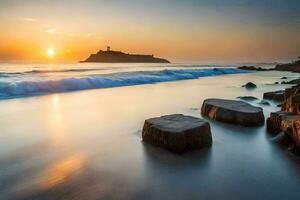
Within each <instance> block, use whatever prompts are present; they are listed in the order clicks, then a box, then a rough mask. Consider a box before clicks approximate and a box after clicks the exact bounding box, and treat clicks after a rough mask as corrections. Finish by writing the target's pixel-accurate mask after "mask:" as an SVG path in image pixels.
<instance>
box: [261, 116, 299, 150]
mask: <svg viewBox="0 0 300 200" xmlns="http://www.w3.org/2000/svg"><path fill="white" fill-rule="evenodd" d="M267 130H268V131H269V132H271V133H276V134H277V133H280V132H283V133H284V135H285V136H286V137H287V138H288V139H289V140H291V141H292V142H293V151H294V153H299V152H300V115H296V114H293V113H290V112H284V111H279V112H274V113H271V116H270V117H269V118H268V119H267Z"/></svg>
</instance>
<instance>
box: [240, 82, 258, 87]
mask: <svg viewBox="0 0 300 200" xmlns="http://www.w3.org/2000/svg"><path fill="white" fill-rule="evenodd" d="M242 87H245V88H247V89H254V88H256V87H257V86H256V85H255V84H254V83H252V82H248V83H247V84H245V85H243V86H242Z"/></svg>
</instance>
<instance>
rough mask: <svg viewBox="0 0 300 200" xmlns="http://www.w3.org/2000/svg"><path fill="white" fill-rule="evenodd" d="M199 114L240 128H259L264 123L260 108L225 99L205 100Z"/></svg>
mask: <svg viewBox="0 0 300 200" xmlns="http://www.w3.org/2000/svg"><path fill="white" fill-rule="evenodd" d="M201 114H202V115H204V116H206V117H208V118H210V119H213V120H216V121H220V122H225V123H231V124H238V125H241V126H260V125H262V124H264V121H265V118H264V114H263V110H262V108H260V107H255V106H252V105H250V104H248V103H246V102H243V101H235V100H226V99H206V100H205V101H204V102H203V105H202V108H201Z"/></svg>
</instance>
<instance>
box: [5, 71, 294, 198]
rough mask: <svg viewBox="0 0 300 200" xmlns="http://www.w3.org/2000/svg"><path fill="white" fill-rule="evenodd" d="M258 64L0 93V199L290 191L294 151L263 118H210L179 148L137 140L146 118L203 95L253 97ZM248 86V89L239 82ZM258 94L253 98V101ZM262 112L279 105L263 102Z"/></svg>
mask: <svg viewBox="0 0 300 200" xmlns="http://www.w3.org/2000/svg"><path fill="white" fill-rule="evenodd" d="M282 76H287V77H288V78H289V79H292V78H295V77H297V76H298V75H297V74H293V73H286V72H257V73H249V74H234V75H223V76H215V77H202V78H200V79H194V80H183V81H176V82H165V83H158V84H147V85H138V86H128V87H117V88H107V89H95V90H84V91H79V92H72V93H57V94H51V95H44V96H35V97H27V98H17V99H7V100H2V101H0V127H1V128H0V129H1V131H0V194H1V195H0V199H1V200H2V199H3V200H7V199H8V200H9V199H39V200H43V199H47V200H48V199H49V200H50V199H51V200H52V199H64V200H65V199H85V200H94V199H172V200H173V199H238V200H240V199H249V200H250V199H251V200H252V199H270V200H271V199H272V200H273V199H280V200H281V199H299V198H300V192H299V187H300V159H299V158H298V157H295V156H294V155H292V154H290V153H289V152H288V151H287V150H286V149H285V148H283V147H281V146H280V145H278V144H276V143H275V142H273V141H272V136H271V135H268V134H267V133H266V130H265V126H262V127H258V128H243V127H239V126H235V125H228V124H222V123H217V122H213V121H210V124H211V128H212V135H213V146H212V148H209V149H202V150H200V151H195V152H192V153H187V154H183V155H176V154H172V153H170V152H168V151H165V150H163V149H160V148H156V147H152V146H150V145H147V144H144V143H143V142H142V141H141V128H142V126H143V122H144V120H145V119H147V118H150V117H155V116H160V115H165V114H174V113H183V114H188V115H192V116H196V117H201V116H200V107H201V104H202V102H203V100H204V99H206V98H211V97H216V98H227V99H235V98H236V97H238V96H246V95H247V96H249V95H252V96H255V97H258V98H260V99H261V98H262V94H263V92H265V91H272V90H276V89H282V88H285V87H287V85H275V84H273V83H274V82H275V81H279V80H280V78H281V77H282ZM248 81H252V82H254V83H256V84H257V86H258V88H257V89H255V90H246V89H245V88H242V87H241V85H243V84H245V83H246V82H248ZM257 103H258V102H256V101H254V102H252V104H253V105H256V106H257V105H258V104H257ZM263 108H264V113H265V116H266V117H267V116H268V115H269V113H270V112H272V111H275V110H278V108H277V107H276V104H275V103H273V102H271V106H263Z"/></svg>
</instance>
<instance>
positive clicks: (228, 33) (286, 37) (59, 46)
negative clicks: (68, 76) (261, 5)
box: [0, 0, 300, 62]
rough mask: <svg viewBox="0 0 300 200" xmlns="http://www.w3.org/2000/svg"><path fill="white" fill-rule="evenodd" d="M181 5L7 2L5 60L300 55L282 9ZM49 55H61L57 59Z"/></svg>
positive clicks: (1, 42) (0, 19) (1, 50)
mask: <svg viewBox="0 0 300 200" xmlns="http://www.w3.org/2000/svg"><path fill="white" fill-rule="evenodd" d="M263 1H266V0H263ZM71 2H73V3H71ZM153 2H156V3H153ZM158 2H159V3H158ZM176 2H177V1H173V3H172V1H168V0H163V1H155V0H153V1H149V0H142V1H134V0H133V1H129V2H128V3H127V4H124V2H123V3H122V1H118V0H116V1H112V2H110V1H101V0H99V1H91V2H90V3H86V2H84V1H79V0H75V1H68V0H62V1H43V2H42V3H41V1H35V0H28V1H25V2H23V1H22V2H20V1H15V0H12V1H1V3H0V23H1V26H2V27H3V28H1V30H0V60H2V61H27V62H48V61H49V59H51V61H53V62H77V61H79V60H82V59H85V58H86V57H88V55H89V54H91V53H95V52H97V51H98V50H99V49H100V48H101V49H105V48H106V46H108V45H110V46H111V47H112V48H113V49H117V50H122V51H125V52H130V53H145V54H154V55H156V56H158V57H164V58H167V59H170V60H171V61H173V62H177V61H179V62H197V61H199V62H222V61H224V62H230V61H241V62H247V61H273V60H288V59H292V58H296V57H297V56H298V55H299V54H300V37H299V33H300V31H299V30H300V29H298V26H299V24H297V23H296V22H297V21H296V22H294V21H295V19H294V18H293V17H297V16H298V15H296V16H293V15H291V16H286V18H287V19H285V18H284V17H285V16H284V15H281V18H280V21H278V20H277V18H276V17H278V19H279V17H280V16H277V15H276V12H275V11H278V9H281V7H282V6H281V7H279V8H277V7H276V9H275V8H274V12H271V11H272V10H271V11H270V13H267V14H266V13H264V12H263V11H260V10H259V9H258V8H256V7H255V6H252V7H250V8H251V9H250V8H249V6H248V5H241V6H240V7H238V8H239V10H236V9H237V8H235V6H236V4H234V3H235V2H234V1H233V0H231V1H230V2H233V3H232V4H229V5H225V6H224V8H222V9H220V7H218V6H217V4H213V3H212V4H210V3H207V4H205V3H203V4H198V3H197V2H196V1H195V2H194V1H187V2H185V3H178V2H177V3H176ZM212 2H217V0H214V1H212ZM279 2H280V1H279ZM125 5H126V7H124V6H125ZM196 6H198V7H196ZM245 8H247V9H245ZM248 8H249V9H248ZM255 9H256V10H255ZM282 9H292V8H290V7H288V8H282ZM269 10H270V9H269ZM233 11H241V12H235V14H233V13H232V12H233ZM253 11H256V12H253ZM283 11H286V10H283ZM288 11H289V13H291V12H292V11H294V10H288ZM260 12H261V13H260ZM253 13H255V15H253V16H252V15H251V14H253ZM281 14H282V13H281ZM276 20H277V21H276ZM283 22H285V23H283ZM294 23H296V24H294ZM48 48H54V49H55V51H56V55H55V56H54V57H53V58H49V57H48V56H47V54H46V52H47V49H48Z"/></svg>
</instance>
